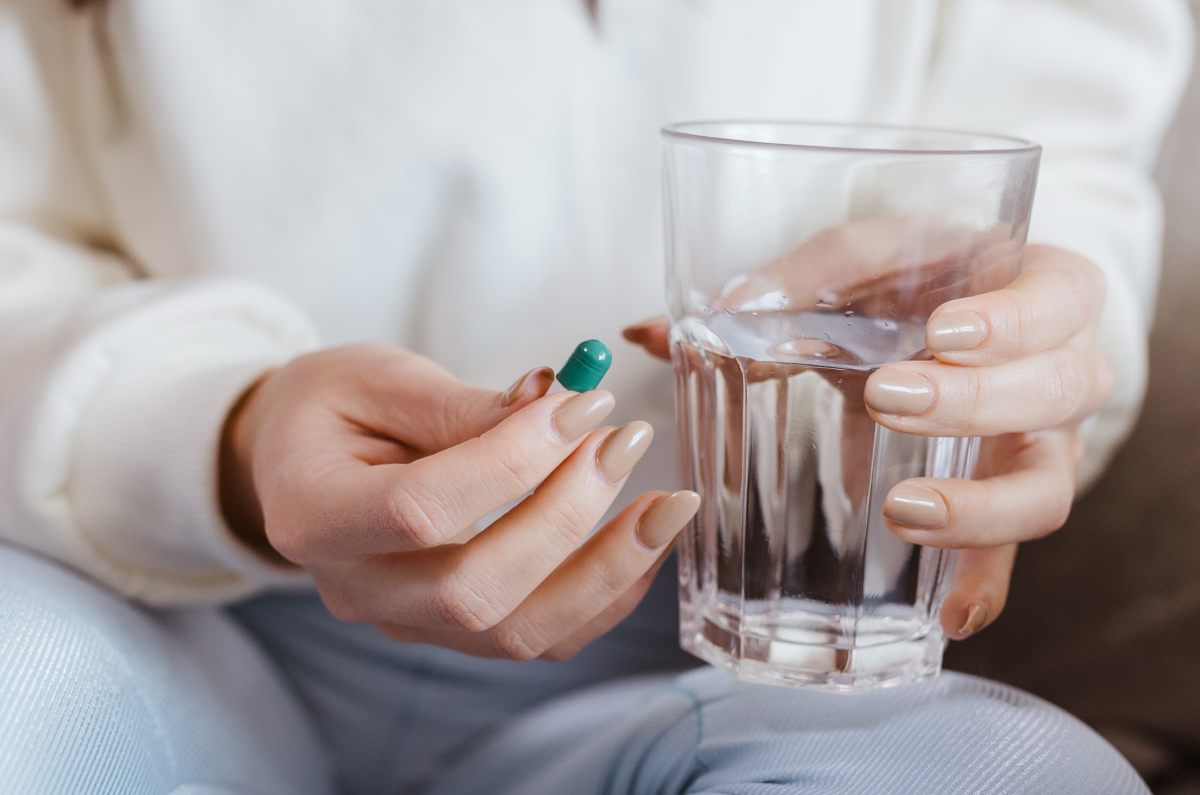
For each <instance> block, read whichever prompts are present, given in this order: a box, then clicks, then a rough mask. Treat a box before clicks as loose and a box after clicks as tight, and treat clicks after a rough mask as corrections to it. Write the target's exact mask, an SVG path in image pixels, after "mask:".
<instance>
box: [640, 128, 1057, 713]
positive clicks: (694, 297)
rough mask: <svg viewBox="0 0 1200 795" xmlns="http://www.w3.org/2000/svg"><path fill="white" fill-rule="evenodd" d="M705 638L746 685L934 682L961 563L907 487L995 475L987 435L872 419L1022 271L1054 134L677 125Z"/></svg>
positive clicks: (683, 393)
mask: <svg viewBox="0 0 1200 795" xmlns="http://www.w3.org/2000/svg"><path fill="white" fill-rule="evenodd" d="M663 139H664V145H665V166H666V192H665V203H666V222H667V246H666V254H667V296H668V307H669V316H670V322H671V332H670V333H671V351H672V361H673V364H674V369H675V375H676V408H677V415H678V422H679V439H680V444H679V449H680V459H679V461H680V470H681V472H682V474H683V480H684V481H685V485H686V487H687V488H691V489H695V490H696V491H698V492H700V494H701V495H702V497H703V498H704V502H703V505H702V507H701V509H700V512H699V514H698V515H697V516H696V518H695V519H694V520H693V522H692V524H691V526H690V527H689V528H688V529H687V530H686V531H685V532H684V534H683V536H682V538H681V541H680V544H679V552H680V558H679V561H680V565H679V578H680V601H681V622H680V625H681V630H680V631H681V642H682V644H683V647H684V648H685V649H687V650H688V651H690V652H691V653H693V654H695V655H697V656H699V657H701V658H702V659H704V660H707V661H708V662H710V663H712V664H714V665H717V666H720V667H723V668H726V669H728V670H731V671H733V672H735V673H737V674H738V676H740V677H741V678H743V679H746V680H750V681H756V682H767V683H774V684H784V685H800V686H814V687H820V688H824V689H829V690H838V691H851V692H853V691H861V690H866V689H871V688H875V687H882V686H888V685H895V684H901V683H905V682H912V681H916V680H920V679H924V678H927V677H930V676H934V675H936V674H937V672H938V671H939V670H940V668H941V659H942V648H943V646H944V638H943V635H942V631H941V627H940V623H939V620H938V612H939V610H940V608H941V602H942V598H943V597H944V595H945V593H946V591H947V590H948V588H949V585H950V582H951V579H952V577H953V570H954V558H955V553H953V552H949V551H942V550H938V549H933V548H922V547H918V546H914V545H912V544H909V543H907V542H904V541H901V540H900V539H899V538H897V537H896V536H895V535H893V534H892V533H891V532H890V531H889V530H888V528H887V526H886V525H885V523H884V519H883V514H882V512H881V507H882V504H883V500H884V498H885V497H886V496H887V493H888V491H889V489H891V488H892V486H894V485H895V484H897V483H899V482H900V481H902V480H904V479H906V478H911V477H921V476H927V477H949V478H962V477H971V476H972V474H973V472H974V468H975V459H976V456H977V451H978V447H979V440H978V439H973V438H931V437H919V436H911V435H907V434H901V433H896V432H894V431H890V430H887V429H885V428H883V427H882V426H879V425H877V424H876V423H875V422H874V421H873V420H872V419H871V417H870V416H869V415H868V413H867V411H866V409H865V406H864V402H863V390H864V386H865V384H866V380H867V378H868V377H869V376H870V375H871V373H872V372H873V371H874V370H876V369H878V368H879V367H880V366H881V365H883V364H886V363H888V362H893V361H899V360H905V359H922V358H929V356H930V354H929V352H928V351H927V350H926V349H925V321H926V320H927V319H928V317H929V315H930V313H931V312H932V311H933V310H934V309H935V308H937V307H938V306H939V305H941V304H942V303H944V302H946V301H948V300H951V299H954V298H960V297H963V296H967V295H973V294H976V293H980V292H986V291H989V290H994V289H997V288H1000V287H1003V286H1004V285H1006V284H1008V283H1009V282H1011V281H1012V280H1013V278H1014V277H1015V276H1016V275H1017V273H1018V272H1019V270H1020V263H1021V249H1022V247H1023V245H1024V242H1025V236H1026V231H1027V229H1028V223H1029V212H1030V207H1031V204H1032V199H1033V193H1034V187H1035V184H1036V180H1037V170H1038V162H1039V159H1040V155H1041V148H1040V147H1039V146H1037V145H1036V144H1034V143H1030V142H1028V141H1022V140H1018V139H1013V138H1008V137H1004V136H998V135H981V134H973V133H960V132H949V131H940V130H922V129H908V128H894V127H880V126H864V125H835V124H806V123H790V122H788V123H780V122H754V121H745V122H740V121H733V122H698V123H689V124H679V125H675V126H672V127H669V128H667V129H665V130H664V131H663Z"/></svg>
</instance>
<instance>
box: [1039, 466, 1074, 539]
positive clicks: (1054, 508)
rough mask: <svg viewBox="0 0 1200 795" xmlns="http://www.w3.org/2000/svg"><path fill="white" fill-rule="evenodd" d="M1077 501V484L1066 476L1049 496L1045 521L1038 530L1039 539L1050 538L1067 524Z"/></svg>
mask: <svg viewBox="0 0 1200 795" xmlns="http://www.w3.org/2000/svg"><path fill="white" fill-rule="evenodd" d="M1074 501H1075V484H1074V481H1073V479H1072V478H1071V477H1070V476H1069V475H1066V476H1064V477H1063V478H1062V479H1061V481H1060V482H1059V483H1058V484H1057V485H1056V486H1055V488H1053V489H1052V490H1051V492H1050V494H1049V495H1048V496H1047V502H1046V508H1045V510H1046V514H1045V519H1044V520H1043V521H1042V523H1041V525H1040V526H1039V527H1037V528H1036V531H1037V535H1038V537H1043V536H1048V535H1050V534H1051V533H1053V532H1055V531H1056V530H1058V529H1059V528H1061V527H1062V526H1063V525H1065V524H1066V523H1067V519H1068V518H1070V516H1071V508H1072V507H1073V504H1074Z"/></svg>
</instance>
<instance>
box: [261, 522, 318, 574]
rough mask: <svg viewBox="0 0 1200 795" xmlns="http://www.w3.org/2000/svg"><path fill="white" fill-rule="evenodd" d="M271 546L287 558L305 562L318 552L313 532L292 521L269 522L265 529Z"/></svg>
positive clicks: (294, 561) (300, 562) (292, 560)
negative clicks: (282, 522) (306, 530)
mask: <svg viewBox="0 0 1200 795" xmlns="http://www.w3.org/2000/svg"><path fill="white" fill-rule="evenodd" d="M264 532H265V533H266V536H267V539H268V541H269V542H270V544H271V546H272V547H273V548H274V549H275V551H276V552H278V553H279V554H280V555H282V556H283V557H284V558H286V559H287V560H290V561H291V562H293V563H298V564H301V565H303V564H305V563H308V562H309V561H311V560H313V559H314V557H315V556H316V554H317V550H316V549H314V547H315V546H317V545H316V544H315V543H314V539H313V537H312V534H310V533H307V532H305V531H304V528H302V527H298V526H296V525H293V524H290V523H284V524H281V523H279V522H268V523H267V525H266V528H265V530H264Z"/></svg>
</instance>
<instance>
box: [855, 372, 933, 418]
mask: <svg viewBox="0 0 1200 795" xmlns="http://www.w3.org/2000/svg"><path fill="white" fill-rule="evenodd" d="M863 398H864V399H865V400H866V401H867V405H869V406H870V407H871V408H873V409H875V410H876V411H878V412H879V413H880V414H900V415H908V414H923V413H925V412H926V411H928V410H929V407H930V406H932V405H933V384H931V383H929V379H928V378H926V377H925V376H923V375H919V374H917V373H914V372H912V371H910V370H902V369H900V368H897V367H888V368H885V369H883V370H877V371H876V372H875V375H873V376H871V377H870V378H869V379H868V380H867V389H866V391H865V392H864V393H863Z"/></svg>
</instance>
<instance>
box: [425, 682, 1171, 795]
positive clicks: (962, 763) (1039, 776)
mask: <svg viewBox="0 0 1200 795" xmlns="http://www.w3.org/2000/svg"><path fill="white" fill-rule="evenodd" d="M473 793H521V795H562V793H571V795H652V794H653V795H665V794H666V793H672V794H673V793H688V794H689V795H700V794H701V793H704V794H706V795H707V794H709V793H722V794H723V795H785V794H786V795H792V794H793V793H795V794H796V795H800V794H801V793H803V794H804V795H817V793H820V794H821V795H826V794H827V793H828V794H829V795H834V793H836V794H837V795H907V794H908V793H912V794H913V795H917V794H918V793H919V795H936V794H937V793H949V794H952V795H984V794H985V793H987V794H988V795H992V794H994V795H1012V794H1013V793H1037V794H1038V795H1042V794H1043V793H1045V794H1048V793H1062V794H1063V795H1143V794H1144V793H1148V790H1147V789H1146V787H1145V785H1144V784H1143V783H1142V782H1141V780H1140V779H1139V778H1138V777H1137V774H1136V773H1135V772H1134V771H1133V769H1132V767H1130V766H1129V764H1128V763H1127V762H1126V761H1125V760H1124V759H1123V758H1121V756H1120V755H1119V754H1118V753H1117V752H1116V751H1115V750H1114V749H1113V748H1112V747H1111V746H1109V745H1108V744H1107V743H1106V742H1104V740H1103V739H1101V738H1100V736H1099V735H1097V734H1096V733H1095V732H1093V731H1092V730H1091V729H1089V728H1088V727H1086V726H1085V725H1084V724H1082V723H1081V722H1080V721H1078V720H1076V719H1075V718H1073V717H1071V716H1070V715H1069V714H1067V713H1066V712H1063V711H1062V710H1060V709H1058V708H1056V707H1054V706H1051V705H1050V704H1047V703H1046V702H1044V701H1041V700H1039V699H1036V698H1034V697H1032V696H1029V695H1027V694H1025V693H1022V692H1020V691H1017V690H1013V689H1012V688H1009V687H1006V686H1003V685H999V684H996V683H993V682H989V681H987V680H983V679H978V678H974V677H969V676H963V675H959V674H952V673H951V674H945V675H943V676H942V677H941V678H939V679H937V680H935V681H933V682H929V683H924V684H920V685H911V686H907V687H902V688H896V689H892V690H884V691H880V692H877V693H872V694H867V695H858V696H846V695H835V694H827V693H817V692H811V691H805V690H790V689H782V688H774V687H765V686H761V685H747V684H743V683H740V682H737V681H736V680H734V679H732V678H731V677H729V676H728V675H726V674H724V673H722V672H719V671H717V670H714V669H701V670H698V671H693V672H690V673H686V674H683V675H681V676H677V677H661V676H660V677H655V678H651V679H647V678H642V679H638V680H631V681H629V682H619V683H612V684H608V685H603V686H600V687H595V688H590V689H588V690H585V691H582V692H578V693H575V694H572V695H568V696H564V697H560V698H557V699H555V700H553V701H551V702H548V703H547V704H545V705H543V706H542V707H540V708H538V709H535V710H532V711H530V712H528V713H526V714H525V715H523V716H521V717H520V718H517V719H515V720H513V721H511V722H510V723H508V724H506V725H505V726H503V727H502V728H501V729H499V730H498V731H496V732H495V733H494V735H493V736H492V737H490V738H489V739H488V741H487V742H486V743H484V744H482V745H480V746H478V747H477V748H475V749H474V750H472V751H471V752H469V753H466V754H464V755H463V756H462V757H460V758H459V759H456V760H454V762H453V764H451V765H448V766H447V769H446V770H445V771H444V773H443V775H442V776H441V777H440V778H439V779H438V780H437V782H436V785H435V786H434V787H432V788H431V789H430V790H428V793H427V795H472V794H473Z"/></svg>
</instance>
